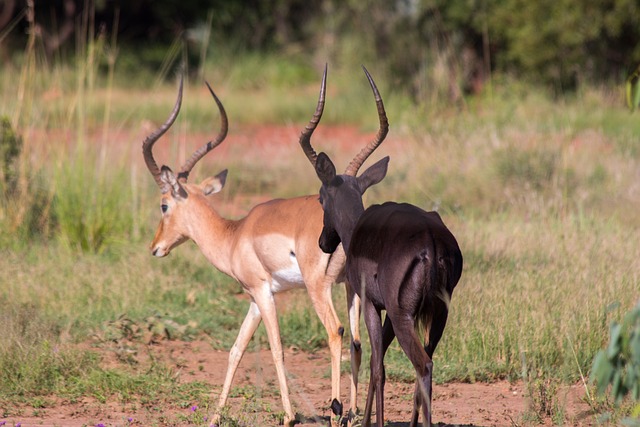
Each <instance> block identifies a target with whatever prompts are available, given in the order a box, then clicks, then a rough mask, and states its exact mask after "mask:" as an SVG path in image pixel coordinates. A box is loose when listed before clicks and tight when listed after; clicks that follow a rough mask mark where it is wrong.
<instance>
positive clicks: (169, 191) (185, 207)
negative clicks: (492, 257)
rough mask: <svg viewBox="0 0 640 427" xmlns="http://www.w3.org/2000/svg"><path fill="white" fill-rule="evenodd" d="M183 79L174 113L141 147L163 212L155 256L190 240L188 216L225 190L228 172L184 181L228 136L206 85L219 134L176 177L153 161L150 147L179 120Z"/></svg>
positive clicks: (154, 245)
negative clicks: (158, 189) (156, 188)
mask: <svg viewBox="0 0 640 427" xmlns="http://www.w3.org/2000/svg"><path fill="white" fill-rule="evenodd" d="M183 80H184V79H181V80H180V88H179V89H178V99H177V100H176V104H175V106H174V107H173V111H172V112H171V114H170V115H169V118H168V119H167V121H166V122H165V123H164V124H163V125H162V126H160V128H159V129H158V130H157V131H155V132H154V133H152V134H151V135H149V136H148V137H147V139H145V141H144V142H143V144H142V153H143V155H144V160H145V163H146V164H147V168H148V169H149V172H151V176H153V178H154V180H155V181H156V183H157V184H158V187H160V191H161V193H162V198H161V201H160V208H161V210H162V219H161V220H160V224H159V225H158V229H157V231H156V234H155V237H154V239H153V242H152V243H151V246H150V249H151V252H152V254H153V255H155V256H159V257H162V256H166V255H168V254H169V252H171V250H172V249H173V248H175V247H176V246H178V245H180V244H181V243H184V242H185V241H187V240H188V239H189V237H190V236H191V235H192V233H193V232H194V230H190V229H189V225H190V223H192V221H191V217H193V216H197V215H199V214H202V213H203V212H199V209H200V210H201V209H202V208H199V206H203V204H202V203H200V204H198V203H197V202H198V201H199V200H200V201H201V200H202V198H203V197H206V196H208V195H210V194H214V193H217V192H219V191H220V190H222V188H223V187H224V184H225V181H226V178H227V170H226V169H225V170H223V171H222V172H220V173H219V174H217V175H216V176H213V177H210V178H207V179H205V180H204V181H203V182H202V183H200V184H189V183H187V179H188V178H189V173H190V172H191V169H193V167H194V166H195V164H196V163H197V162H198V161H199V160H200V159H201V158H203V157H204V156H205V155H206V154H207V153H208V152H209V151H211V150H213V149H214V148H215V147H217V146H218V145H220V143H221V142H222V141H224V139H225V137H226V136H227V130H228V127H229V126H228V120H227V114H226V112H225V110H224V107H223V106H222V103H221V102H220V100H219V99H218V97H217V96H216V94H215V93H214V92H213V90H212V89H211V86H209V83H207V87H208V88H209V92H211V96H213V99H214V100H215V102H216V104H217V105H218V109H219V110H220V121H221V126H220V132H219V133H218V135H217V136H216V138H215V139H213V140H211V141H209V142H207V143H206V144H204V145H203V146H202V147H200V148H199V149H198V150H196V151H195V152H194V153H193V154H192V155H191V157H190V158H189V159H188V160H187V161H186V162H185V163H184V165H182V167H181V168H180V170H179V172H178V173H177V174H175V173H174V172H173V171H172V170H171V169H170V168H169V167H168V166H162V168H158V165H157V164H156V161H155V160H154V158H153V153H152V148H153V144H155V142H156V141H157V140H158V139H159V138H160V137H161V136H162V135H164V133H165V132H166V131H167V130H168V129H169V128H170V127H171V125H172V124H173V122H174V121H175V120H176V118H177V117H178V113H179V112H180V105H181V103H182V89H183Z"/></svg>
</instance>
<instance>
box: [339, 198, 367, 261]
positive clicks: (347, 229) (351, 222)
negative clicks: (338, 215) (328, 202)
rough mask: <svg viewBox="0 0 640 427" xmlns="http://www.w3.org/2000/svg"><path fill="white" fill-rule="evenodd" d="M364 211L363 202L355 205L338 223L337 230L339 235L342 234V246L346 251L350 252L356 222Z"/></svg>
mask: <svg viewBox="0 0 640 427" xmlns="http://www.w3.org/2000/svg"><path fill="white" fill-rule="evenodd" d="M363 213H364V206H363V205H362V203H361V204H360V205H359V206H358V207H355V208H354V209H352V210H349V211H348V215H346V216H345V217H344V218H343V219H342V221H341V222H340V224H337V225H336V232H337V233H338V236H340V241H342V247H343V248H344V252H345V253H349V246H351V236H353V231H354V230H355V228H356V224H357V223H358V220H359V219H360V216H361V215H362V214H363Z"/></svg>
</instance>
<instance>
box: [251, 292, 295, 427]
mask: <svg viewBox="0 0 640 427" xmlns="http://www.w3.org/2000/svg"><path fill="white" fill-rule="evenodd" d="M252 296H253V298H254V299H255V302H256V304H257V305H258V308H259V309H260V314H261V315H262V320H263V321H264V326H265V328H266V329H267V337H268V338H269V346H270V347H271V355H272V356H273V363H274V364H275V367H276V374H277V376H278V383H279V385H280V394H281V397H282V406H283V409H284V412H285V417H284V425H285V427H293V425H294V423H295V419H296V417H295V414H294V413H293V408H292V407H291V401H290V399H289V386H288V385H287V377H286V374H285V369H284V354H283V352H282V343H281V341H280V326H279V325H278V316H277V313H276V304H275V300H274V299H273V294H272V293H271V290H270V287H269V284H268V283H264V284H263V285H261V286H259V288H258V289H256V290H255V292H254V293H253V295H252Z"/></svg>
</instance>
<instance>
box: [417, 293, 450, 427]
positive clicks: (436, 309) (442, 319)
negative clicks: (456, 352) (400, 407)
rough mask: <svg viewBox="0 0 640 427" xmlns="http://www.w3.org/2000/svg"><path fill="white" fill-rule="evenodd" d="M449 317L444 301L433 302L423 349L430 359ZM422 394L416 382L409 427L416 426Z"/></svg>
mask: <svg viewBox="0 0 640 427" xmlns="http://www.w3.org/2000/svg"><path fill="white" fill-rule="evenodd" d="M448 317H449V307H448V305H447V303H446V302H445V301H442V300H441V299H438V300H436V301H435V302H434V306H433V318H432V320H431V325H430V327H429V341H428V342H427V343H426V344H425V346H424V349H425V351H426V352H427V355H428V356H429V357H430V358H433V353H434V352H435V351H436V347H437V346H438V343H439V342H440V338H442V333H443V332H444V328H445V326H446V324H447V318H448ZM421 397H422V393H421V392H420V387H419V383H418V382H416V389H415V392H414V404H413V414H412V417H411V424H409V426H410V427H415V426H417V425H418V408H420V407H421V406H422V403H421V402H422V400H421Z"/></svg>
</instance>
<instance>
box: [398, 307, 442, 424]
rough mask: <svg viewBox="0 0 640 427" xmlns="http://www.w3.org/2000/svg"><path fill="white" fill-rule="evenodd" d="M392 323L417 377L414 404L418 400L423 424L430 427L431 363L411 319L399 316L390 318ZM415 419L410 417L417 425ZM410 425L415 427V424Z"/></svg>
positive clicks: (415, 417)
mask: <svg viewBox="0 0 640 427" xmlns="http://www.w3.org/2000/svg"><path fill="white" fill-rule="evenodd" d="M387 315H389V313H387ZM392 321H393V325H394V330H395V332H396V336H397V338H398V342H399V343H400V346H401V347H402V350H403V351H404V352H405V354H406V355H407V357H408V358H409V360H410V361H411V363H412V364H413V368H414V369H415V370H416V374H417V377H418V378H417V382H416V390H415V393H418V394H419V395H420V396H419V397H415V396H416V395H414V403H415V402H416V401H417V400H418V399H420V402H421V406H422V416H423V420H424V421H423V423H424V425H425V426H431V374H432V371H433V362H432V361H431V358H430V357H429V355H428V354H427V352H426V351H425V349H424V347H423V346H422V344H421V343H420V339H419V338H418V334H417V333H416V331H415V327H414V321H413V318H411V317H410V316H406V315H399V316H394V317H392ZM417 418H418V417H417V416H412V419H411V422H412V423H413V422H414V421H415V422H416V423H417ZM411 425H412V426H415V424H411Z"/></svg>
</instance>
